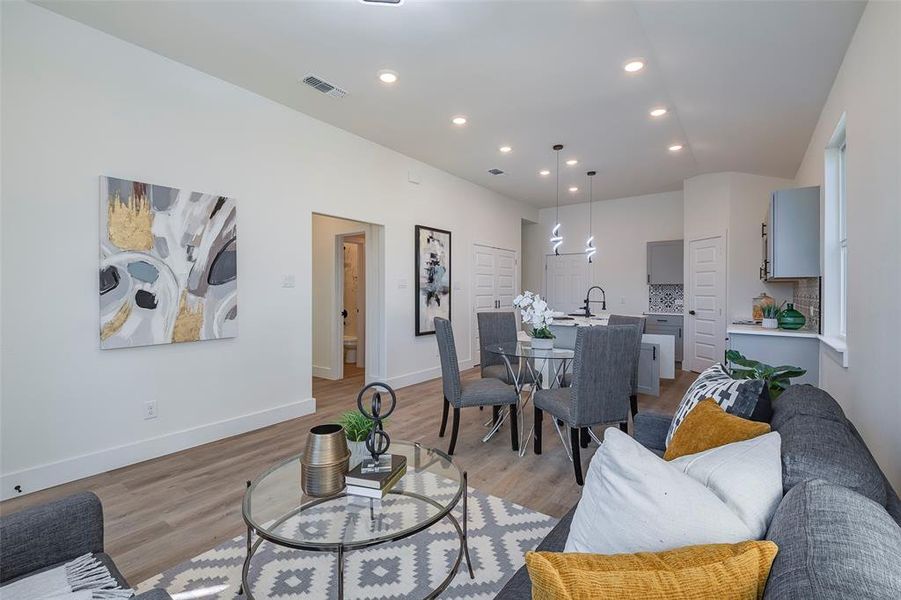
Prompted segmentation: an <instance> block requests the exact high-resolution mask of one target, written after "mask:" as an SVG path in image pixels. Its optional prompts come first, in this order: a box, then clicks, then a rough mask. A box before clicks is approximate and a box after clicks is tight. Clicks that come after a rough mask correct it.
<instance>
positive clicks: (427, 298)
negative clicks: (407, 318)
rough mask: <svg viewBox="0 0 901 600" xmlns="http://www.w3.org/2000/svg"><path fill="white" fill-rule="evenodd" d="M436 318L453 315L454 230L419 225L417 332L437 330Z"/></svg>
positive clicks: (417, 230) (417, 233)
mask: <svg viewBox="0 0 901 600" xmlns="http://www.w3.org/2000/svg"><path fill="white" fill-rule="evenodd" d="M435 317H443V318H445V319H450V318H451V233H450V231H444V230H443V229H435V228H434V227H426V226H424V225H417V226H416V335H429V334H432V333H435Z"/></svg>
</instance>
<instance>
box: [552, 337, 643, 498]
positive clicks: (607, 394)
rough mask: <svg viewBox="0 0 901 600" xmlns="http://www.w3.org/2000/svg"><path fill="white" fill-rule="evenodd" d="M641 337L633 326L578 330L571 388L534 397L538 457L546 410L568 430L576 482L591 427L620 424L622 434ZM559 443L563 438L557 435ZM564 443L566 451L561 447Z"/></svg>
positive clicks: (580, 481) (579, 476)
mask: <svg viewBox="0 0 901 600" xmlns="http://www.w3.org/2000/svg"><path fill="white" fill-rule="evenodd" d="M638 339H640V337H639V335H638V328H637V327H636V326H635V325H613V326H607V327H579V329H578V331H577V332H576V347H575V357H574V358H573V374H572V385H570V386H569V387H564V388H560V387H558V388H553V389H549V390H538V391H537V392H536V393H535V454H541V422H542V417H543V413H544V412H548V413H550V415H551V416H552V417H553V418H554V419H555V421H556V422H555V426H557V427H558V430H557V431H558V432H559V431H560V430H559V425H560V424H563V425H566V426H568V427H569V439H570V446H571V450H572V453H571V456H572V462H573V468H574V470H575V473H576V483H578V484H579V485H582V484H583V480H582V461H581V455H580V450H581V447H582V446H587V445H588V444H587V442H588V434H589V428H591V427H592V426H594V425H600V424H606V423H619V426H620V429H622V430H623V431H626V427H627V423H628V420H629V393H630V392H631V390H632V387H631V374H632V370H633V363H634V362H635V361H636V360H638V357H637V356H636V355H635V353H634V352H632V348H633V347H634V346H635V344H636V343H637V341H636V340H638ZM560 437H561V439H562V438H563V435H562V433H561V436H560ZM565 443H566V442H565V441H564V447H565Z"/></svg>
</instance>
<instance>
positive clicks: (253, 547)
mask: <svg viewBox="0 0 901 600" xmlns="http://www.w3.org/2000/svg"><path fill="white" fill-rule="evenodd" d="M247 483H248V487H250V485H249V484H250V482H249V481H248V482H247ZM390 493H391V494H399V495H403V496H409V497H411V498H416V499H417V500H420V501H422V502H427V503H429V504H432V505H434V506H436V507H438V508H439V509H441V508H443V506H442V505H441V503H439V502H437V501H435V500H433V499H431V498H428V497H427V496H423V495H421V494H416V493H414V492H408V491H404V490H398V491H396V492H395V491H392V492H390ZM346 496H347V494H339V495H337V496H331V497H329V498H322V499H321V500H317V501H314V502H310V503H308V504H306V505H304V506H301V507H300V508H299V509H297V510H295V511H292V512H291V513H289V514H287V515H285V516H284V517H282V518H281V519H279V520H278V522H277V524H280V523H283V522H285V521H287V520H288V519H289V518H291V517H293V516H294V515H296V514H298V513H300V512H302V511H303V510H305V509H309V508H312V507H314V506H317V505H319V504H322V503H323V502H326V501H330V500H336V499H338V498H343V497H346ZM462 497H463V523H462V525H461V523H460V521H459V520H458V519H457V517H455V516H454V514H453V510H451V511H448V513H447V514H446V515H444V517H443V518H442V519H437V520H435V521H432V522H427V523H425V524H424V525H423V526H422V527H421V528H419V529H416V530H415V531H412V532H409V533H407V534H406V535H403V536H400V537H395V538H390V539H384V540H380V541H376V542H372V543H369V544H364V545H355V546H354V547H353V548H352V549H350V550H348V549H346V548H345V547H344V546H343V545H338V546H331V547H314V546H303V545H299V544H298V545H288V544H281V543H278V542H276V541H274V540H266V539H264V538H262V537H260V536H259V535H257V539H256V541H254V539H253V534H254V533H256V532H255V531H254V529H253V528H252V527H250V525H248V526H247V556H246V557H245V558H244V567H243V568H242V570H241V587H240V588H239V589H238V595H242V596H244V597H245V598H248V599H249V600H253V599H254V595H253V592H251V590H250V585H249V582H248V580H247V575H248V573H249V572H250V560H251V559H252V558H253V555H254V554H256V551H257V550H258V549H259V547H260V545H261V544H262V543H263V542H266V541H269V542H270V543H273V544H277V545H280V546H284V547H287V548H292V549H294V550H306V551H313V552H334V553H335V554H336V555H337V562H338V574H337V587H338V590H337V591H338V600H344V555H345V554H346V553H347V552H349V551H352V550H362V549H363V548H368V547H371V546H377V545H379V544H386V543H390V542H396V541H399V540H402V539H405V538H408V537H411V536H413V535H416V534H417V533H421V532H423V531H425V530H426V529H428V528H429V527H431V526H432V525H435V524H436V523H438V522H440V521H442V520H443V519H447V520H449V521H450V522H451V524H452V525H453V526H454V529H456V530H457V537H458V538H459V539H460V550H459V551H458V552H457V558H456V560H454V564H453V566H452V567H451V570H450V572H449V573H448V574H447V577H445V578H444V580H443V581H442V582H441V583H440V584H439V585H438V587H436V588H435V589H434V590H432V591H431V592H429V594H428V595H427V596H425V600H431V599H432V598H437V597H438V595H439V594H440V593H441V592H443V591H444V590H446V589H447V587H448V586H449V585H450V583H451V581H453V579H454V577H455V576H456V575H457V571H458V569H459V568H460V563H461V562H462V561H463V559H464V558H465V559H466V566H467V568H468V569H469V578H470V579H475V573H474V572H473V570H472V562H471V561H470V559H469V543H468V532H467V521H468V508H469V506H468V504H469V486H468V485H467V473H466V472H464V473H463V494H462Z"/></svg>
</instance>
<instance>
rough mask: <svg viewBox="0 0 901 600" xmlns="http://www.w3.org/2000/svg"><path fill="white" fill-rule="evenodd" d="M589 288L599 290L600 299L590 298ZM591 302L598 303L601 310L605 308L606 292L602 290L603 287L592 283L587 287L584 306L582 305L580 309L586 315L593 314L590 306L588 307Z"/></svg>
mask: <svg viewBox="0 0 901 600" xmlns="http://www.w3.org/2000/svg"><path fill="white" fill-rule="evenodd" d="M591 290H601V299H600V300H592V299H591ZM591 304H600V305H601V310H602V311H606V310H607V292H605V291H604V288H602V287H601V286H599V285H593V286H591V287H590V288H588V291H587V292H586V293H585V306H583V307H582V310H584V311H585V316H586V317H591V316H593V315H592V314H591V308H590V306H591Z"/></svg>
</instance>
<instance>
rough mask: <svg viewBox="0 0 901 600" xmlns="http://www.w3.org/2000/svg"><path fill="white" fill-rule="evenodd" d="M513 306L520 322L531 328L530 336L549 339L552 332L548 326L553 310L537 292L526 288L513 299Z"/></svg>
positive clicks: (551, 321)
mask: <svg viewBox="0 0 901 600" xmlns="http://www.w3.org/2000/svg"><path fill="white" fill-rule="evenodd" d="M513 306H515V307H516V308H518V309H519V312H520V314H521V315H522V322H523V323H525V324H526V325H529V326H530V327H531V328H532V337H535V338H538V339H545V340H551V339H554V334H553V333H551V330H550V328H549V326H550V325H551V324H552V323H553V322H554V311H552V310H551V309H550V307H549V306H548V305H547V302H545V301H544V300H542V299H541V296H539V295H538V294H533V293H532V292H530V291H528V290H526V291H525V292H523V293H522V294H520V295H519V296H517V297H516V298H514V299H513Z"/></svg>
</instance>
